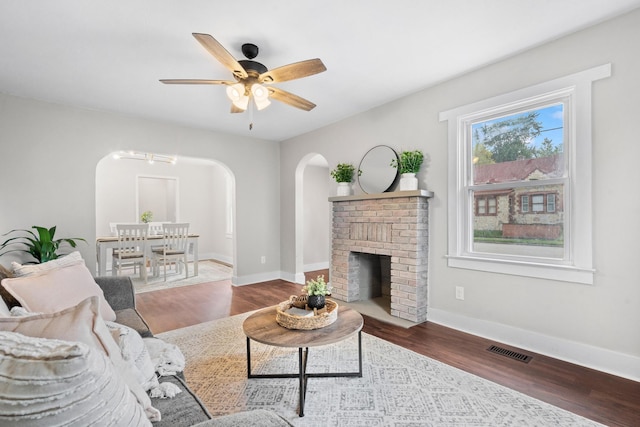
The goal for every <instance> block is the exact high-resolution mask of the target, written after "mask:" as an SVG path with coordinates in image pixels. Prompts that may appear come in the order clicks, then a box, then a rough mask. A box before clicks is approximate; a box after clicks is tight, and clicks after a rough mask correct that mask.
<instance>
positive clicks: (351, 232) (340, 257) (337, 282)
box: [330, 196, 429, 323]
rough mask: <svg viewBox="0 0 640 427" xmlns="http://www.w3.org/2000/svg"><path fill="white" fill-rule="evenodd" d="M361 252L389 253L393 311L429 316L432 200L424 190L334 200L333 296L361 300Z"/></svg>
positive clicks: (410, 316) (414, 317)
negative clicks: (412, 193)
mask: <svg viewBox="0 0 640 427" xmlns="http://www.w3.org/2000/svg"><path fill="white" fill-rule="evenodd" d="M358 253H368V254H376V255H387V256H390V257H391V315H392V316H396V317H400V318H402V319H407V320H410V321H413V322H416V323H421V322H425V321H426V320H427V270H428V255H429V204H428V199H427V198H426V197H422V196H412V197H397V198H380V199H365V200H345V201H333V225H332V249H331V261H332V262H331V276H330V277H331V285H332V296H333V297H334V298H336V299H339V300H342V301H346V302H352V301H359V300H360V296H359V293H360V283H358V280H359V279H358V269H359V267H360V266H359V263H358V256H357V254H358Z"/></svg>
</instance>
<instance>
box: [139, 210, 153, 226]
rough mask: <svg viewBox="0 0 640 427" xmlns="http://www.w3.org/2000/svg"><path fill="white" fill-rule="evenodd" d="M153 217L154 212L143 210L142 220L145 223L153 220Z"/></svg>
mask: <svg viewBox="0 0 640 427" xmlns="http://www.w3.org/2000/svg"><path fill="white" fill-rule="evenodd" d="M152 219H153V212H151V211H145V212H142V215H140V220H141V221H142V222H144V223H145V224H147V223H149V222H151V220H152Z"/></svg>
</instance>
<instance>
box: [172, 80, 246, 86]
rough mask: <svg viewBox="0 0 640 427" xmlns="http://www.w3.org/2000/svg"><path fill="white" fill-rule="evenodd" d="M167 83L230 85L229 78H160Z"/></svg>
mask: <svg viewBox="0 0 640 427" xmlns="http://www.w3.org/2000/svg"><path fill="white" fill-rule="evenodd" d="M160 81H161V82H162V83H164V84H167V85H232V84H235V83H236V82H233V81H231V80H200V79H160Z"/></svg>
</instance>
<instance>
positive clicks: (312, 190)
mask: <svg viewBox="0 0 640 427" xmlns="http://www.w3.org/2000/svg"><path fill="white" fill-rule="evenodd" d="M295 180H296V181H295V183H296V185H295V191H296V197H295V209H296V212H295V230H296V275H295V280H296V283H301V284H303V283H305V276H304V273H305V271H315V270H321V269H327V268H329V263H330V245H331V210H330V209H331V206H330V204H329V201H328V198H329V188H330V175H329V163H328V162H327V160H326V159H325V158H324V157H323V156H322V155H320V154H316V153H310V154H307V155H306V156H304V157H303V158H302V159H301V160H300V162H299V163H298V166H297V168H296V178H295Z"/></svg>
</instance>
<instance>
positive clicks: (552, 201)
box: [547, 194, 556, 212]
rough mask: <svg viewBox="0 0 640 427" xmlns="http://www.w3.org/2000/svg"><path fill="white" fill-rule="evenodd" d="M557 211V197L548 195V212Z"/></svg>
mask: <svg viewBox="0 0 640 427" xmlns="http://www.w3.org/2000/svg"><path fill="white" fill-rule="evenodd" d="M555 211H556V196H555V194H547V212H555Z"/></svg>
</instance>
